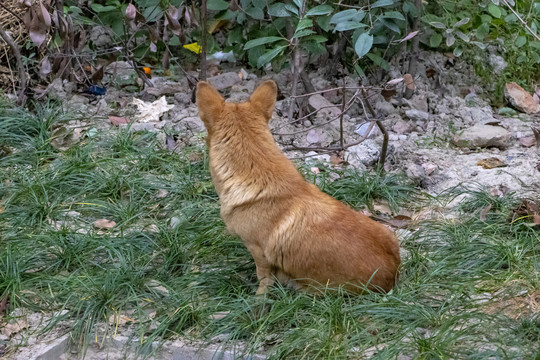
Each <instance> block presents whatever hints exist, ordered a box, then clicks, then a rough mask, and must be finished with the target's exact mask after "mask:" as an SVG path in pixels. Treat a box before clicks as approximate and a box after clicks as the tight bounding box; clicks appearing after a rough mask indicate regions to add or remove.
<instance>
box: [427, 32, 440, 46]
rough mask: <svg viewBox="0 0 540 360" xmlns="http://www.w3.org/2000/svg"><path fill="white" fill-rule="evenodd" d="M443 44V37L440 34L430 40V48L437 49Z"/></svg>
mask: <svg viewBox="0 0 540 360" xmlns="http://www.w3.org/2000/svg"><path fill="white" fill-rule="evenodd" d="M441 42H442V35H441V34H439V33H433V34H432V35H431V37H430V38H429V46H431V47H433V48H436V47H439V45H441Z"/></svg>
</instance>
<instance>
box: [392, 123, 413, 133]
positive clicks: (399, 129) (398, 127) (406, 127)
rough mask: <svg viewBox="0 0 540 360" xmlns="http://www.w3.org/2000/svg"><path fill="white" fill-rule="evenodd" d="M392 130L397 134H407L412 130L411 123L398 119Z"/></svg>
mask: <svg viewBox="0 0 540 360" xmlns="http://www.w3.org/2000/svg"><path fill="white" fill-rule="evenodd" d="M392 130H394V132H395V133H396V134H406V133H408V132H410V130H411V124H410V123H409V122H407V121H403V120H398V122H396V123H395V124H394V126H392Z"/></svg>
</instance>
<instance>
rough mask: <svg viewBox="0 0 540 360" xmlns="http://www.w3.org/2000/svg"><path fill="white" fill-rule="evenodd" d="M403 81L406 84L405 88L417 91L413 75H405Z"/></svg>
mask: <svg viewBox="0 0 540 360" xmlns="http://www.w3.org/2000/svg"><path fill="white" fill-rule="evenodd" d="M403 81H404V82H405V86H406V87H407V88H408V89H411V90H416V83H415V82H414V78H413V77H412V75H411V74H405V75H403Z"/></svg>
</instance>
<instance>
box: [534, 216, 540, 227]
mask: <svg viewBox="0 0 540 360" xmlns="http://www.w3.org/2000/svg"><path fill="white" fill-rule="evenodd" d="M533 222H534V223H535V225H540V215H534V216H533Z"/></svg>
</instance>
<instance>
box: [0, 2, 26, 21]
mask: <svg viewBox="0 0 540 360" xmlns="http://www.w3.org/2000/svg"><path fill="white" fill-rule="evenodd" d="M0 6H1V7H3V8H4V10H6V11H7V12H9V13H10V14H11V15H13V16H15V17H16V18H17V20H19V21H20V22H24V21H23V19H21V17H20V16H19V15H17V14H16V13H14V12H13V11H12V10H11V9H9V8H8V7H7V6H6V5H4V4H3V3H2V1H0Z"/></svg>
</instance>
